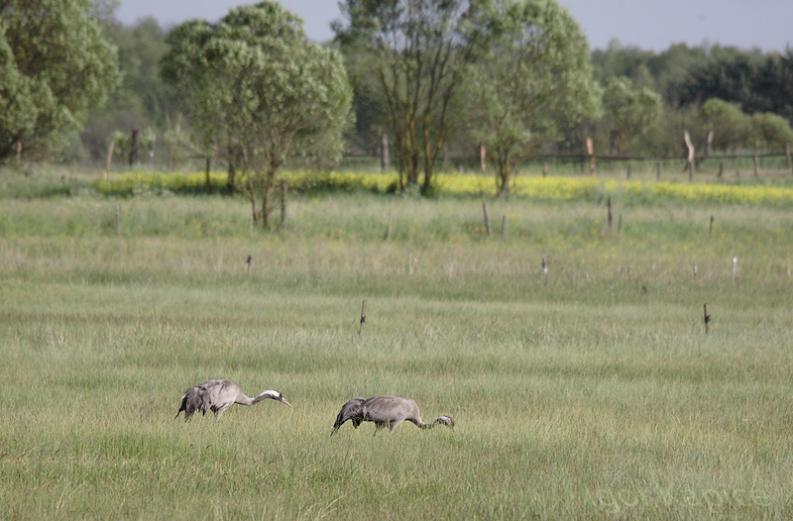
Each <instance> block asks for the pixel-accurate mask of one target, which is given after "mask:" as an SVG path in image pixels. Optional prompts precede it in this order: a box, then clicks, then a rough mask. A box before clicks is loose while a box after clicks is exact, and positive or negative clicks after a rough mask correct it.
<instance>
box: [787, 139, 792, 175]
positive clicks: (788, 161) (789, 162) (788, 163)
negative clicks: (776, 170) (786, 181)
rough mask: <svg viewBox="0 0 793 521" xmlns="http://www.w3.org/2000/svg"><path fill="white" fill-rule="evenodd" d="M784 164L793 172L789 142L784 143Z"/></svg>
mask: <svg viewBox="0 0 793 521" xmlns="http://www.w3.org/2000/svg"><path fill="white" fill-rule="evenodd" d="M785 165H786V166H787V167H788V168H789V169H790V173H791V174H793V161H791V159H790V143H785Z"/></svg>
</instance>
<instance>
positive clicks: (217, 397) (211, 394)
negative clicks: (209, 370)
mask: <svg viewBox="0 0 793 521" xmlns="http://www.w3.org/2000/svg"><path fill="white" fill-rule="evenodd" d="M268 398H269V399H271V400H275V401H278V402H281V403H283V404H284V405H289V406H290V407H291V406H292V405H291V404H290V403H289V402H288V401H286V398H284V395H282V394H281V393H280V392H278V391H273V390H267V391H262V392H261V393H259V394H257V395H256V396H254V397H253V398H251V397H250V396H248V395H246V394H245V393H244V392H242V388H241V387H240V386H239V384H237V383H236V382H232V381H231V380H226V379H218V380H207V381H206V382H203V383H200V384H198V385H196V386H193V387H191V388H190V389H188V390H187V391H185V393H184V394H183V395H182V403H181V404H180V405H179V411H177V413H176V417H179V413H181V412H182V411H184V419H185V421H188V420H190V418H191V417H192V416H193V414H195V413H196V412H198V411H200V412H201V414H206V413H207V411H211V412H212V413H213V414H214V415H215V418H220V417H221V416H222V415H223V413H224V412H226V409H228V408H229V407H231V406H232V405H234V404H235V403H238V404H240V405H255V404H257V403H259V402H260V401H262V400H266V399H268Z"/></svg>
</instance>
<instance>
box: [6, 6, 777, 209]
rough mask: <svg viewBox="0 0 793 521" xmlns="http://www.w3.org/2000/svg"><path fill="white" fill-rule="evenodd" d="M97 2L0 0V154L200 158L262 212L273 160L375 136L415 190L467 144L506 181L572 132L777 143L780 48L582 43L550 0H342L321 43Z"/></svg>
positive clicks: (769, 147) (279, 16) (612, 141)
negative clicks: (119, 12) (129, 15)
mask: <svg viewBox="0 0 793 521" xmlns="http://www.w3.org/2000/svg"><path fill="white" fill-rule="evenodd" d="M114 5H115V4H114V2H113V0H103V1H94V2H92V1H90V0H59V1H56V0H42V2H38V3H37V4H36V6H35V7H32V6H31V4H30V3H29V2H25V1H23V0H6V1H5V2H3V3H2V4H0V72H1V74H0V159H5V160H9V159H12V160H13V158H14V157H17V158H23V159H48V160H56V161H58V160H60V161H78V162H79V161H100V160H107V159H108V156H109V154H108V152H111V154H110V155H111V156H112V154H113V153H115V155H116V157H117V158H118V159H117V160H119V159H122V160H124V161H125V162H129V163H135V162H146V161H153V162H159V163H160V164H163V163H166V164H167V166H168V167H170V168H175V167H178V166H180V165H181V164H184V163H188V162H190V163H192V162H194V161H196V160H197V159H199V158H200V159H201V162H202V163H203V164H204V166H205V168H206V170H207V172H208V171H209V169H210V168H211V167H212V166H213V164H214V165H218V164H222V165H223V167H224V168H225V169H227V171H228V174H229V175H228V189H229V190H236V191H242V192H244V193H246V194H247V195H248V196H249V198H250V200H251V211H252V216H253V218H254V220H257V221H261V222H263V223H266V222H267V220H268V216H269V213H270V212H271V211H272V192H273V190H274V189H275V187H276V184H277V181H276V179H277V172H278V170H279V169H280V168H281V167H282V166H283V165H285V164H295V163H296V162H298V161H302V162H309V163H312V164H325V165H329V164H333V163H334V162H335V161H337V160H338V158H339V157H340V156H341V155H342V154H343V153H346V154H361V155H375V154H378V153H380V152H381V151H383V150H384V149H385V150H386V151H388V152H389V155H390V157H392V158H393V166H394V167H395V169H396V170H397V172H398V173H399V176H398V188H399V189H402V190H411V189H415V190H417V191H422V192H429V191H431V190H432V186H433V174H434V173H435V172H436V170H437V169H438V168H439V165H440V164H443V163H444V162H447V161H448V158H449V157H461V156H466V157H467V156H473V155H474V154H477V155H480V154H481V159H483V160H484V161H487V162H488V163H489V164H490V165H491V169H492V171H493V172H494V173H495V175H496V177H497V184H498V187H499V192H500V193H507V192H508V191H509V184H510V179H511V177H512V175H513V173H514V171H515V169H516V168H517V167H518V166H519V165H520V163H521V162H522V161H524V160H526V159H528V158H530V157H532V155H536V154H539V153H543V154H549V153H573V154H583V153H584V143H585V142H586V140H587V138H590V139H591V142H592V143H593V145H594V150H595V151H596V152H597V153H598V154H609V155H616V156H620V155H623V156H629V155H634V156H642V155H644V156H655V157H682V155H683V150H684V147H683V142H682V136H683V132H684V131H688V132H689V134H690V135H691V137H692V140H693V141H694V142H696V143H697V146H698V149H702V150H709V149H712V150H714V151H715V150H723V151H730V152H737V151H744V150H752V151H757V150H765V151H777V150H782V149H783V148H784V147H785V146H786V145H787V146H789V145H788V144H789V143H790V142H791V141H793V132H792V131H791V128H790V122H791V119H793V50H791V49H788V50H786V51H785V52H783V53H777V52H767V53H764V52H761V51H758V50H743V49H736V48H732V47H721V46H709V45H700V46H693V47H692V46H687V45H685V44H676V45H672V46H670V47H669V48H668V49H667V50H665V51H663V52H660V53H656V52H652V51H647V50H642V49H639V48H635V47H630V46H622V45H620V44H619V43H618V42H616V41H615V42H612V43H611V44H610V45H609V46H608V47H607V48H606V49H600V50H595V51H590V49H589V48H588V46H587V42H586V39H585V37H584V35H583V33H582V31H581V29H580V27H579V26H578V24H577V22H576V21H575V20H574V19H573V18H572V17H571V15H570V14H569V13H568V12H567V11H566V10H565V9H564V8H563V7H561V6H560V5H559V4H558V2H556V1H555V0H448V1H444V2H437V1H432V0H392V1H389V2H375V1H371V0H344V1H342V2H341V3H340V6H341V11H342V15H341V18H340V19H339V20H337V21H336V22H334V24H333V30H334V33H335V37H334V38H333V39H332V41H330V42H326V43H324V44H316V43H312V42H310V41H309V40H308V38H307V37H306V35H305V33H304V32H303V29H302V22H301V21H300V20H299V19H298V18H297V17H296V16H294V15H293V14H291V13H289V12H288V11H286V10H285V9H283V8H282V7H280V6H279V5H278V4H277V3H274V2H271V1H265V2H262V3H259V4H256V5H254V6H246V7H239V8H235V9H232V10H231V11H230V12H229V13H228V14H227V15H226V16H225V17H224V18H222V19H221V20H219V21H218V22H214V23H210V22H207V21H190V22H186V23H184V24H181V25H178V26H176V27H173V28H168V29H166V28H163V27H162V26H160V25H159V24H158V23H157V22H156V21H155V20H154V19H151V18H149V19H143V20H140V21H138V22H136V23H135V24H133V25H130V26H126V25H123V24H121V23H119V22H118V21H117V20H116V19H115V18H114V17H113V14H112V13H113V8H114ZM133 129H134V130H135V131H134V132H133ZM699 147H702V148H699ZM163 158H165V161H163Z"/></svg>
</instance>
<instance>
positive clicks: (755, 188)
mask: <svg viewBox="0 0 793 521" xmlns="http://www.w3.org/2000/svg"><path fill="white" fill-rule="evenodd" d="M279 179H280V180H283V181H286V182H287V183H288V184H289V187H290V190H297V191H317V190H330V191H369V192H376V193H385V192H388V191H393V190H394V189H395V187H396V182H397V181H396V178H395V176H394V175H389V174H380V173H358V172H312V171H287V172H283V173H282V174H281V175H280V176H279ZM225 182H226V175H225V174H221V173H212V174H210V183H211V185H212V189H213V190H215V191H219V190H222V189H223V187H224V186H225ZM93 187H94V188H95V189H96V190H97V191H98V192H100V193H102V194H105V195H122V196H128V195H134V194H136V193H147V192H153V193H169V192H171V193H203V192H205V191H206V177H205V175H204V174H203V173H189V174H177V173H156V172H134V173H127V174H121V175H119V176H114V177H113V178H111V179H110V180H102V181H96V182H94V183H93ZM436 187H437V191H438V192H439V193H440V194H443V195H453V196H486V195H491V194H493V193H494V191H495V187H494V182H493V179H492V178H491V177H487V176H480V175H470V174H447V173H444V174H437V175H436ZM512 194H513V195H517V196H520V197H525V198H527V199H536V200H551V201H555V200H557V201H591V200H599V199H602V198H603V197H605V196H616V197H619V198H620V199H621V200H623V201H625V202H642V201H647V202H651V201H654V200H666V201H684V202H715V203H728V204H764V205H768V204H770V205H781V206H787V205H791V204H793V187H787V186H767V185H733V184H717V183H682V182H680V183H678V182H667V181H665V182H655V181H645V180H635V181H628V180H615V179H597V178H589V177H526V176H524V177H517V178H515V179H514V181H513V184H512Z"/></svg>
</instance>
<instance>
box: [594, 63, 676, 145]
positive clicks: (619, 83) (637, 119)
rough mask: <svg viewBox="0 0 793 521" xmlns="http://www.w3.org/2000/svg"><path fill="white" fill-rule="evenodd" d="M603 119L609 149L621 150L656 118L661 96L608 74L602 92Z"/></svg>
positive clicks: (659, 111) (638, 140)
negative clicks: (607, 79) (610, 76)
mask: <svg viewBox="0 0 793 521" xmlns="http://www.w3.org/2000/svg"><path fill="white" fill-rule="evenodd" d="M603 110H604V120H603V123H604V124H605V126H606V128H607V129H608V135H609V149H610V151H611V152H612V153H615V152H616V153H622V152H625V151H626V150H628V149H630V148H631V147H632V146H635V144H637V143H639V142H640V141H641V139H642V138H643V137H644V136H646V135H648V133H649V131H650V130H651V129H652V128H653V127H654V126H655V125H656V124H657V123H658V122H659V120H660V118H661V115H662V110H663V105H662V103H661V97H660V96H659V95H658V94H657V93H656V92H654V91H652V90H650V89H648V88H646V87H645V88H636V87H634V86H633V85H632V83H631V81H630V80H629V79H627V78H611V79H610V80H609V81H608V83H606V88H605V90H604V92H603Z"/></svg>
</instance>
